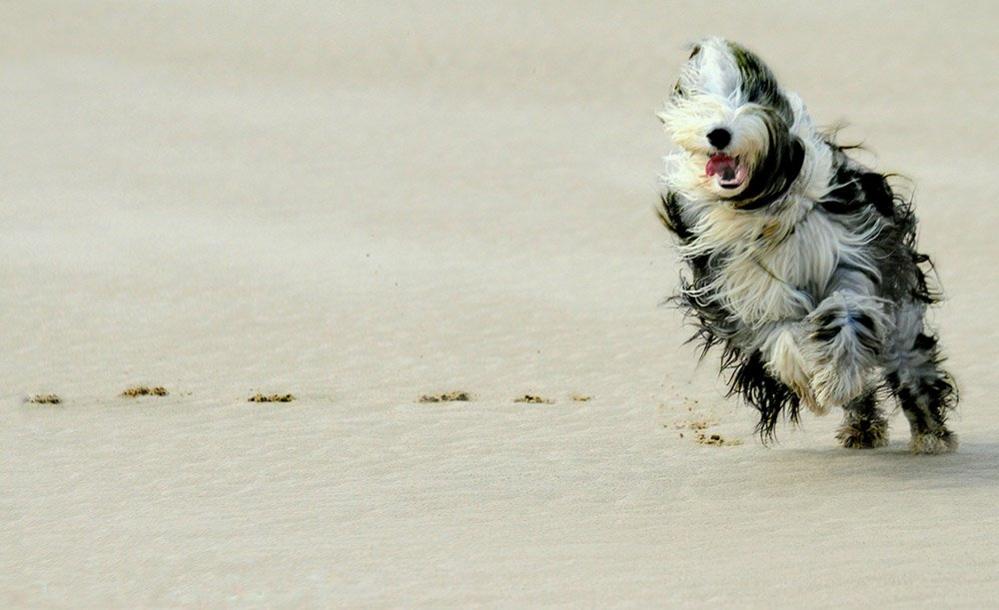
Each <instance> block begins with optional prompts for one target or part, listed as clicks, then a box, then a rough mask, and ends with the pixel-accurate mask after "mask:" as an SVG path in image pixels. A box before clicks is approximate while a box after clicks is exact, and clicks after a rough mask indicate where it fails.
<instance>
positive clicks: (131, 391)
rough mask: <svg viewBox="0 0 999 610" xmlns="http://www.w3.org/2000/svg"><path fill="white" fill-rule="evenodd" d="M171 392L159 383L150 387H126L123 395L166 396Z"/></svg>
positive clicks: (133, 396) (128, 396) (135, 396)
mask: <svg viewBox="0 0 999 610" xmlns="http://www.w3.org/2000/svg"><path fill="white" fill-rule="evenodd" d="M169 393H170V392H167V390H166V388H164V387H163V386H159V385H158V386H154V387H151V388H150V387H148V386H144V385H137V386H132V387H130V388H126V389H125V391H124V392H122V393H121V395H122V397H123V398H137V397H139V396H166V395H167V394H169Z"/></svg>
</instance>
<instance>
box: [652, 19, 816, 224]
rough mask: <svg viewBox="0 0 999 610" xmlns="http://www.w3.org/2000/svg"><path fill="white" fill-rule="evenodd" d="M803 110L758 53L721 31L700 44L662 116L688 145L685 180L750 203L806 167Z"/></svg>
mask: <svg viewBox="0 0 999 610" xmlns="http://www.w3.org/2000/svg"><path fill="white" fill-rule="evenodd" d="M801 112H802V110H801V102H800V100H798V98H797V97H796V96H794V95H793V94H790V93H787V92H784V91H783V90H782V89H781V88H780V87H779V86H778V84H777V81H776V79H775V78H774V75H773V72H771V71H770V68H768V67H767V66H766V64H764V63H763V61H762V60H760V58H759V57H757V56H756V55H755V54H753V53H751V52H750V51H748V50H746V49H745V48H743V47H741V46H739V45H737V44H735V43H732V42H729V41H727V40H723V39H720V38H709V39H707V40H704V41H702V42H701V43H699V44H697V45H695V46H694V48H693V52H692V53H691V55H690V59H689V60H688V61H687V63H686V64H685V65H684V67H683V70H682V72H681V74H680V79H679V81H677V83H676V86H675V87H674V88H673V93H672V95H671V96H670V100H669V104H668V106H667V108H666V110H665V111H664V112H663V113H662V114H661V115H660V117H661V118H662V119H663V122H664V123H665V124H666V128H667V130H668V131H669V132H670V134H671V136H672V138H673V141H674V143H676V145H677V146H679V147H680V149H681V155H680V156H681V165H682V166H683V167H681V168H678V169H679V170H680V172H681V173H682V174H683V178H682V179H681V182H682V185H681V187H682V188H684V189H686V190H688V192H689V191H696V192H697V194H698V195H699V196H700V197H701V198H702V199H709V200H726V201H729V202H731V204H732V205H734V206H736V207H739V208H743V209H753V208H757V207H762V206H764V205H767V204H768V203H770V202H771V201H773V200H775V199H776V198H777V197H779V196H780V195H782V194H783V193H785V192H786V191H787V189H788V188H789V187H790V185H791V184H792V183H793V182H794V180H795V178H797V176H798V174H799V172H800V171H801V166H802V163H803V161H804V157H805V149H804V146H803V144H802V141H801V139H800V138H798V137H797V136H796V135H795V127H796V123H797V121H798V117H799V115H800V114H801Z"/></svg>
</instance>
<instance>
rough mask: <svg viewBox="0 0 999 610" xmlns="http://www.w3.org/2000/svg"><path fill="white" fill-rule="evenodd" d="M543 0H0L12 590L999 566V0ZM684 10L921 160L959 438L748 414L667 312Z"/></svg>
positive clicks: (375, 603) (846, 592) (714, 594)
mask: <svg viewBox="0 0 999 610" xmlns="http://www.w3.org/2000/svg"><path fill="white" fill-rule="evenodd" d="M537 4H539V3H533V2H520V1H517V2H512V1H511V2H501V3H497V2H478V1H477V2H435V3H416V2H413V3H396V2H384V3H382V2H370V3H369V2H336V3H327V2H319V1H316V2H287V3H263V2H238V3H237V2H207V1H203V2H187V1H177V2H169V3H158V2H144V1H143V2H127V3H126V2H110V1H82V0H59V1H50V0H46V1H40V0H32V1H30V2H28V1H23V2H6V3H3V5H2V6H0V57H2V71H0V87H2V91H3V95H0V115H2V117H3V119H2V120H0V133H2V137H0V185H2V186H0V196H2V202H0V214H2V224H0V226H2V239H0V259H2V260H3V261H4V262H3V264H2V266H0V279H2V289H0V310H2V311H3V312H5V314H6V315H5V316H4V319H3V323H2V324H0V345H2V346H3V354H2V355H0V380H2V381H3V384H2V389H0V392H2V398H0V605H3V606H4V607H8V608H14V607H75V608H80V607H93V608H113V607H120V608H134V607H224V606H237V607H329V606H338V607H467V606H493V607H495V606H505V607H522V606H563V607H603V606H637V607H642V606H669V607H696V606H707V605H711V606H715V607H761V608H762V607H781V606H783V607H805V606H808V607H833V606H835V607H881V606H886V605H896V606H908V607H930V606H935V607H939V606H948V607H968V608H978V607H983V606H985V605H989V604H992V603H994V595H995V575H996V573H997V571H999V545H997V541H999V516H997V513H996V506H997V505H999V409H996V408H995V405H994V404H993V403H994V402H995V396H996V394H997V392H999V375H997V373H996V371H995V366H996V365H995V362H996V360H997V356H999V343H997V332H996V327H997V326H996V319H995V312H996V308H995V303H996V299H997V291H999V265H997V264H996V256H997V254H999V243H997V239H996V236H995V233H996V231H997V229H999V211H997V209H999V207H997V206H996V204H995V202H996V201H997V200H999V182H997V181H996V179H995V173H996V168H995V163H996V159H997V158H999V150H997V149H999V145H997V138H996V137H995V136H996V133H997V127H999V115H997V114H996V112H995V108H996V106H997V103H999V72H997V70H996V66H997V65H999V45H997V42H996V38H995V30H996V24H997V19H999V8H997V7H996V5H995V4H990V3H985V2H982V3H959V2H958V3H953V2H952V3H946V6H945V5H944V3H932V4H931V3H926V4H922V3H919V4H917V3H911V4H910V3H901V2H899V3H886V4H882V3H871V2H847V3H840V2H837V3H831V2H830V3H816V4H814V5H813V4H808V5H806V4H804V3H789V2H777V3H753V7H754V8H750V7H749V4H748V3H741V2H740V3H727V2H711V3H683V4H679V3H670V2H663V1H658V2H614V3H598V2H575V3H572V4H571V5H564V4H562V3H555V2H551V3H540V4H541V6H538V5H537ZM704 35H723V36H727V37H730V38H733V39H735V40H738V41H740V42H742V43H744V44H746V45H748V46H750V47H751V48H753V49H755V50H757V51H758V52H760V54H761V55H762V56H763V57H764V58H766V59H767V60H768V61H769V62H770V64H771V65H772V66H773V67H774V69H775V70H776V71H777V73H778V75H779V76H780V77H781V78H782V80H783V82H784V83H785V84H786V85H787V86H788V87H789V88H791V89H794V90H796V91H798V92H799V93H800V94H801V95H802V97H803V98H804V99H805V101H806V102H807V103H808V105H809V109H810V111H811V112H812V114H813V116H814V117H815V119H816V121H817V122H819V123H821V124H830V125H831V124H834V123H836V122H837V121H840V120H844V119H845V120H848V121H849V122H850V124H851V127H850V128H848V129H847V130H846V131H844V138H845V139H847V140H849V139H855V140H862V141H863V142H865V143H866V144H867V145H868V146H869V147H870V149H871V152H870V153H863V154H864V159H865V160H867V161H870V162H875V163H877V165H878V167H879V168H880V169H882V170H884V171H897V172H901V173H903V174H905V175H906V176H908V177H909V178H911V180H912V181H913V182H914V184H915V185H916V188H915V197H916V202H917V209H918V211H919V214H920V217H921V220H922V225H921V227H922V229H921V244H922V246H923V248H924V249H925V250H927V251H929V252H930V253H932V254H933V256H934V258H935V261H936V263H937V268H938V270H939V273H940V277H941V280H942V283H943V286H944V289H945V290H946V292H947V295H948V297H949V298H948V300H947V302H946V303H945V304H944V305H943V307H941V308H940V309H939V310H938V311H936V312H935V313H934V315H933V318H932V319H933V321H934V323H935V324H936V325H937V326H938V327H939V328H940V330H941V335H942V344H943V345H944V347H945V349H946V350H947V353H948V354H949V355H950V366H951V368H952V369H953V371H954V373H955V374H956V376H957V377H958V379H959V382H960V383H961V389H962V399H963V402H962V406H961V408H960V410H959V412H958V414H956V415H955V417H954V420H953V427H954V429H955V430H956V431H957V432H958V433H959V434H960V436H961V439H962V446H961V449H960V452H959V453H957V454H954V455H947V456H939V457H929V458H927V457H914V456H911V455H909V454H908V453H907V451H906V443H907V441H908V429H907V428H908V427H907V425H906V424H905V421H904V418H903V417H902V416H901V415H899V414H895V415H894V416H893V417H892V420H891V421H892V433H893V440H892V443H891V445H890V447H888V448H886V449H883V450H877V451H870V452H851V451H846V450H842V449H838V448H837V447H836V444H835V441H834V440H833V430H834V429H835V427H836V425H837V423H838V417H837V416H836V415H830V416H828V417H826V418H816V417H814V416H811V415H806V416H805V417H804V421H803V424H802V426H801V428H800V429H797V430H795V429H794V428H792V427H790V426H784V427H782V428H781V429H780V430H779V441H780V442H779V443H778V444H775V445H773V446H771V447H765V446H763V445H762V444H761V443H760V442H759V440H758V439H757V438H756V437H755V436H754V435H753V424H754V423H755V419H754V412H753V411H752V410H751V409H748V408H746V407H743V406H741V405H740V404H739V403H738V402H737V401H736V400H734V399H726V398H725V397H724V384H723V383H722V381H720V380H719V379H718V377H717V375H716V362H717V360H716V357H715V356H709V357H708V358H707V359H706V360H705V361H704V363H703V364H701V365H700V366H698V365H697V360H696V352H695V349H694V348H693V347H692V346H689V345H684V344H683V343H684V341H685V339H686V338H687V337H688V336H689V334H690V332H691V330H690V328H689V327H686V326H684V323H683V320H682V319H681V316H680V314H679V313H678V312H676V311H675V310H673V309H670V308H669V307H663V306H660V303H661V301H662V300H663V299H664V298H666V297H668V296H669V295H670V294H672V292H673V290H674V288H675V283H676V278H677V270H676V263H675V257H674V254H673V252H672V250H671V248H670V244H669V239H668V236H667V234H666V233H665V231H664V230H663V229H662V228H661V227H660V226H659V224H658V222H657V220H656V219H655V216H654V214H653V211H652V210H653V206H654V204H655V203H656V200H657V189H658V185H657V175H658V173H659V171H660V170H661V167H662V162H661V157H662V155H663V154H664V153H665V152H666V151H667V150H668V144H667V140H666V137H665V135H664V134H663V132H662V128H661V125H660V124H659V122H658V120H657V119H656V117H655V112H656V111H657V110H658V109H660V108H661V106H662V104H663V101H664V99H665V97H666V95H667V93H668V91H669V88H670V87H671V86H672V82H673V79H674V77H675V73H676V70H677V68H678V66H679V65H680V64H681V62H682V61H683V60H684V59H685V57H686V56H685V50H684V49H685V47H684V45H685V43H687V42H690V41H692V40H695V39H697V38H699V37H701V36H704ZM136 386H145V387H147V388H149V389H150V390H152V389H154V388H158V387H162V388H163V389H164V392H165V395H162V396H160V395H157V394H159V392H150V395H146V396H135V397H129V396H121V394H122V392H123V391H125V390H126V389H128V388H130V387H136ZM451 392H459V393H460V392H464V393H467V394H468V396H467V398H469V400H452V401H440V402H421V397H423V396H430V397H433V396H434V395H442V394H447V393H451ZM48 394H55V395H57V396H58V397H59V399H60V401H59V403H58V404H46V403H37V402H26V398H27V397H29V396H33V395H39V396H45V395H48ZM257 394H261V395H262V396H265V397H267V396H272V395H277V396H284V395H287V394H291V395H293V398H294V400H292V401H290V402H265V403H257V402H249V399H250V398H251V397H253V396H256V395H257ZM573 395H576V396H577V398H584V397H589V400H573V399H572V396H573ZM525 396H531V397H536V398H538V399H539V400H527V401H523V402H515V399H518V398H521V399H522V398H524V397H525ZM714 436H717V437H718V439H717V442H716V439H714V438H713V437H714Z"/></svg>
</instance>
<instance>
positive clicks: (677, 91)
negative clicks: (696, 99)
mask: <svg viewBox="0 0 999 610" xmlns="http://www.w3.org/2000/svg"><path fill="white" fill-rule="evenodd" d="M684 95H686V94H685V93H684V91H683V87H681V86H680V81H676V84H675V85H673V97H683V96H684Z"/></svg>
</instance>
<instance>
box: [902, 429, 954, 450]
mask: <svg viewBox="0 0 999 610" xmlns="http://www.w3.org/2000/svg"><path fill="white" fill-rule="evenodd" d="M957 446H958V440H957V435H956V434H954V433H953V432H951V431H950V430H948V429H947V428H941V429H940V430H937V431H936V432H918V433H916V434H913V435H912V440H911V441H909V450H910V451H912V452H913V453H916V454H920V455H938V454H941V453H953V452H955V451H957Z"/></svg>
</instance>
